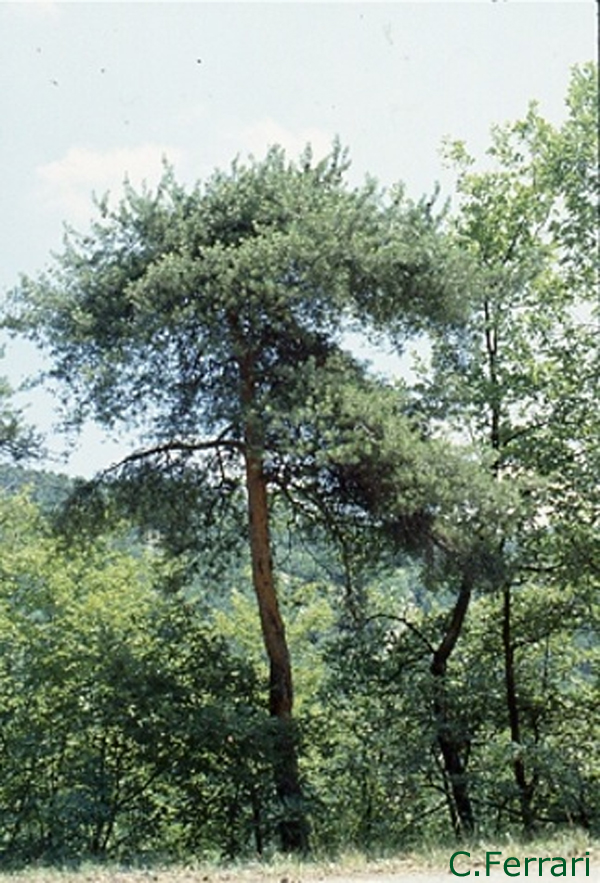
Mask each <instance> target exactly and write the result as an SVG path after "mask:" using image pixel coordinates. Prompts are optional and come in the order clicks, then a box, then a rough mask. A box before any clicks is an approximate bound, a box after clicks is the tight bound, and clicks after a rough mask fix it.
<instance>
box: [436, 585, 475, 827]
mask: <svg viewBox="0 0 600 883" xmlns="http://www.w3.org/2000/svg"><path fill="white" fill-rule="evenodd" d="M471 593H472V579H471V576H470V574H465V575H464V576H463V579H462V583H461V587H460V591H459V593H458V598H457V599H456V604H455V605H454V610H453V611H452V617H451V619H450V623H449V624H448V628H447V629H446V634H445V635H444V637H443V639H442V641H441V643H440V645H439V647H438V648H437V650H436V651H435V653H434V654H433V660H432V662H431V674H432V675H433V678H434V682H433V711H434V715H435V720H436V725H437V735H436V739H437V743H438V747H439V749H440V753H441V755H442V759H443V762H444V772H445V774H446V776H447V780H448V783H449V785H450V791H451V795H452V800H453V802H454V809H455V812H451V816H452V819H453V825H454V827H455V833H456V834H457V835H461V836H468V835H470V834H472V833H473V831H474V830H475V815H474V813H473V806H472V804H471V798H470V796H469V785H468V780H467V769H466V762H465V760H464V756H465V751H466V749H467V748H468V740H467V739H466V738H465V737H464V736H462V735H461V734H460V733H459V732H458V731H457V729H456V726H455V725H454V724H453V722H452V716H451V712H450V709H449V708H448V702H447V697H446V668H447V663H448V659H449V658H450V654H451V653H452V651H453V650H454V647H455V646H456V642H457V641H458V638H459V636H460V633H461V630H462V626H463V622H464V619H465V616H466V615H467V610H468V608H469V602H470V600H471Z"/></svg>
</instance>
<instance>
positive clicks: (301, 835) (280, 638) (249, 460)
mask: <svg viewBox="0 0 600 883" xmlns="http://www.w3.org/2000/svg"><path fill="white" fill-rule="evenodd" d="M240 367H241V379H242V390H243V403H244V408H245V411H246V419H245V429H244V461H245V467H246V490H247V496H248V525H249V533H250V555H251V561H252V582H253V586H254V591H255V594H256V599H257V601H258V609H259V614H260V624H261V628H262V636H263V641H264V645H265V650H266V652H267V656H268V659H269V711H270V714H271V716H272V717H273V718H274V719H275V722H276V728H275V738H274V740H273V748H274V757H273V768H274V775H275V787H276V791H277V795H278V797H279V800H280V801H281V804H282V809H283V812H282V819H281V822H280V823H279V837H280V843H281V848H282V849H283V850H284V852H299V851H305V850H307V848H308V824H307V820H306V815H305V810H304V806H303V795H302V788H301V785H300V776H299V771H298V754H297V748H296V739H295V733H294V725H293V719H292V712H293V704H294V692H293V686H292V667H291V660H290V652H289V648H288V645H287V640H286V635H285V627H284V624H283V619H282V616H281V612H280V609H279V601H278V598H277V591H276V587H275V574H274V570H273V559H272V554H271V537H270V529H269V499H268V491H267V480H266V476H265V470H264V457H263V450H262V432H261V427H260V423H259V421H257V420H256V415H255V414H254V412H253V406H254V400H255V389H254V378H253V373H252V364H251V361H250V360H249V359H248V360H246V361H244V362H243V363H242V364H241V366H240Z"/></svg>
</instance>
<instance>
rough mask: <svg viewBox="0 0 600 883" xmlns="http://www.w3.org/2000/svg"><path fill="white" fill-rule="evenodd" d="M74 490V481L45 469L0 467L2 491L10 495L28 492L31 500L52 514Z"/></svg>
mask: <svg viewBox="0 0 600 883" xmlns="http://www.w3.org/2000/svg"><path fill="white" fill-rule="evenodd" d="M72 489H73V479H72V478H69V476H68V475H63V474H61V473H59V472H48V471H47V470H45V469H40V470H38V469H26V468H25V467H24V466H9V465H0V490H1V491H4V493H6V494H8V495H12V494H18V493H20V492H21V491H24V490H27V491H28V492H29V495H30V496H31V499H32V500H33V501H34V502H35V503H37V505H38V506H39V507H40V509H41V510H42V511H44V512H47V513H48V512H52V511H54V510H56V509H57V507H58V506H60V505H61V503H63V502H64V501H65V500H66V498H67V497H68V495H69V494H70V493H71V491H72Z"/></svg>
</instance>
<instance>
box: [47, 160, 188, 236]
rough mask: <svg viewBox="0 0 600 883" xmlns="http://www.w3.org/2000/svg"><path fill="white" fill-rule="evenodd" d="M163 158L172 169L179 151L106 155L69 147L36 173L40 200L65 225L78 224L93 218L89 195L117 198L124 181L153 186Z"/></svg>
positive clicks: (161, 168) (159, 172) (136, 185)
mask: <svg viewBox="0 0 600 883" xmlns="http://www.w3.org/2000/svg"><path fill="white" fill-rule="evenodd" d="M165 157H166V159H167V160H168V161H169V162H170V163H172V164H174V165H175V164H177V163H178V162H180V161H181V158H182V151H181V150H179V149H178V148H175V147H169V146H167V145H162V144H142V145H140V146H138V147H118V148H114V149H112V150H107V151H100V150H93V149H90V148H87V147H71V148H69V150H68V151H67V153H66V154H65V155H64V156H63V157H62V158H61V159H58V160H55V161H54V162H50V163H46V164H45V165H43V166H38V168H37V169H36V175H37V177H38V180H39V182H40V191H39V196H40V197H41V199H42V201H43V203H45V205H46V206H48V207H50V208H51V209H53V210H59V211H60V212H61V213H62V214H63V216H64V219H65V220H66V221H69V222H71V223H81V222H83V221H87V220H89V219H90V217H91V215H92V214H93V206H92V193H96V194H98V195H99V196H102V195H104V194H105V193H106V192H107V191H110V193H111V196H113V197H114V196H118V195H119V194H120V193H121V191H122V187H123V181H124V180H125V178H126V177H127V178H128V179H129V181H130V182H131V183H132V184H133V185H134V187H139V186H140V184H141V183H142V182H144V181H145V182H146V183H147V184H148V185H149V186H153V185H155V184H156V183H157V182H158V180H159V179H160V177H161V174H162V171H163V159H164V158H165Z"/></svg>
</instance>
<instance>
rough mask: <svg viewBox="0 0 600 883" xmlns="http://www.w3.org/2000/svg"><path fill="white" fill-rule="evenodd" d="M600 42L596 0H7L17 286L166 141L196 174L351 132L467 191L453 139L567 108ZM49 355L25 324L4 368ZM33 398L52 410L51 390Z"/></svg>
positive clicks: (30, 365)
mask: <svg viewBox="0 0 600 883" xmlns="http://www.w3.org/2000/svg"><path fill="white" fill-rule="evenodd" d="M595 46H596V4H595V2H594V0H582V2H577V0H571V2H518V0H498V2H491V0H477V2H461V0H454V2H412V3H408V2H396V3H346V2H337V3H318V2H312V3H311V2H305V3H288V2H278V3H203V2H187V3H170V2H154V3H143V2H127V3H104V2H96V3H83V2H61V3H52V2H47V3H35V2H12V3H10V2H9V3H6V2H4V3H0V71H1V73H2V82H3V89H2V93H1V95H0V125H1V127H2V137H1V138H0V157H1V160H2V165H1V167H2V169H3V173H4V174H3V179H4V180H3V188H2V190H3V192H2V200H3V211H2V215H1V217H0V225H1V231H0V232H1V241H2V260H1V261H0V286H1V288H2V291H3V292H6V291H7V290H8V289H9V288H10V287H11V286H12V285H14V284H15V283H16V281H17V280H18V277H19V274H20V273H22V272H25V273H28V274H35V273H36V272H37V271H39V270H41V269H42V268H43V267H44V265H45V264H46V263H47V261H48V257H49V253H50V251H51V250H52V249H56V248H58V247H59V246H60V242H61V237H62V225H63V222H68V223H70V224H73V225H74V226H76V227H77V228H79V229H81V228H84V227H85V226H86V224H87V222H88V221H89V219H90V217H91V215H92V211H93V209H92V201H91V193H92V191H95V192H97V193H99V194H102V193H104V192H105V191H107V190H110V191H111V193H112V194H114V195H116V196H118V193H119V190H120V187H121V184H122V181H123V178H124V176H125V175H126V174H127V175H129V177H130V178H131V180H132V181H133V182H134V183H135V184H137V183H139V182H140V181H141V180H144V179H145V180H147V181H148V182H149V183H150V184H152V183H154V182H156V180H157V178H158V176H159V175H160V171H161V160H162V157H163V156H166V157H167V158H168V159H169V160H170V161H171V162H172V163H173V165H174V166H175V169H176V172H177V174H178V176H179V177H180V178H181V179H183V180H186V181H190V182H191V181H193V180H195V179H196V178H202V177H204V176H206V175H207V174H209V173H210V172H211V171H212V170H213V169H214V168H215V167H226V166H227V165H228V164H229V163H230V161H231V160H232V159H233V158H234V157H235V156H236V155H238V154H239V155H241V156H245V155H247V154H248V153H254V154H255V155H257V156H261V155H263V154H264V152H265V150H266V149H267V147H268V145H269V144H272V143H279V144H282V145H283V146H284V147H286V149H288V151H289V152H290V153H291V154H292V155H296V154H298V153H299V152H300V151H301V149H302V148H303V146H304V145H305V144H306V142H307V141H310V142H311V143H312V144H313V146H314V148H315V150H316V152H317V153H324V152H326V151H327V149H328V147H329V145H330V144H331V141H332V139H333V138H334V136H336V135H339V136H340V138H341V140H342V143H343V144H345V145H347V146H348V147H349V149H350V154H351V157H352V160H353V166H352V172H351V174H352V177H353V178H354V179H355V180H360V179H362V178H363V177H364V175H365V174H366V173H370V174H373V175H375V177H377V178H379V180H380V181H382V183H384V184H389V183H392V182H394V181H398V180H402V181H404V182H405V184H406V185H407V188H408V191H409V193H410V194H411V195H413V196H415V197H418V196H420V195H421V194H423V193H424V192H430V191H431V190H432V189H433V186H434V184H435V182H436V181H440V182H441V183H442V185H443V186H444V187H445V189H446V192H450V190H449V188H450V185H451V177H450V175H449V173H448V172H447V171H446V170H444V169H443V167H442V163H441V159H440V152H439V151H440V146H441V143H442V141H443V139H444V138H446V137H455V138H461V139H464V140H466V142H467V144H468V145H469V147H470V148H471V150H472V152H474V153H475V154H476V155H481V154H483V152H484V150H485V147H486V145H487V136H488V132H489V129H490V126H491V125H492V124H494V123H502V122H505V121H507V120H510V119H515V118H517V117H519V116H521V115H522V114H523V113H524V111H525V109H526V107H527V103H528V101H529V100H530V99H534V98H535V99H537V100H538V101H539V102H540V105H541V109H542V112H543V113H544V114H545V115H546V116H547V117H548V118H549V119H551V120H553V121H556V122H558V121H559V120H560V119H561V118H562V116H563V102H564V95H565V92H566V87H567V83H568V79H569V70H570V67H571V66H572V65H573V64H576V63H580V62H584V61H587V60H589V59H591V58H595ZM39 364H40V359H39V358H38V357H37V356H36V354H35V353H34V352H33V351H32V349H31V348H30V347H28V346H25V345H23V344H14V343H9V344H8V345H7V347H6V355H5V359H4V362H3V363H2V364H1V365H0V370H1V371H2V372H3V373H4V374H6V375H7V376H8V377H9V378H10V379H11V380H12V381H13V383H15V384H16V383H18V382H19V381H20V379H21V378H22V377H23V376H24V375H26V374H27V373H28V372H30V371H31V370H33V369H34V368H35V367H37V366H38V365H39ZM18 400H19V402H20V403H21V404H26V403H29V408H28V411H27V416H28V418H29V420H30V421H31V422H37V423H39V425H40V426H42V427H43V428H44V429H45V430H46V431H48V430H49V429H50V427H51V425H52V422H53V419H54V418H53V413H52V399H51V397H50V396H49V395H48V394H47V393H46V394H43V393H42V392H39V391H38V392H37V393H32V392H29V393H22V394H20V395H19V399H18ZM70 444H72V442H69V445H70ZM129 444H130V442H128V441H125V440H118V439H117V440H115V441H113V442H109V441H106V440H104V441H103V440H102V436H101V434H100V433H99V431H97V430H95V429H93V428H90V429H89V430H88V431H87V432H86V434H85V436H84V438H83V441H82V443H81V444H80V446H79V449H78V450H74V452H73V455H72V457H71V459H70V461H69V462H68V463H66V464H65V463H61V464H60V465H58V464H57V468H62V469H66V470H68V471H70V472H74V473H85V474H89V473H90V472H91V471H93V470H95V469H98V468H101V467H102V466H103V465H108V463H109V462H111V460H113V459H114V458H115V457H117V456H118V455H119V453H121V452H124V451H126V450H127V449H128V446H129ZM51 448H52V450H53V451H54V452H55V453H56V454H58V453H59V452H61V451H63V452H64V450H65V443H64V442H62V441H61V440H60V438H59V437H54V436H53V437H51Z"/></svg>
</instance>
